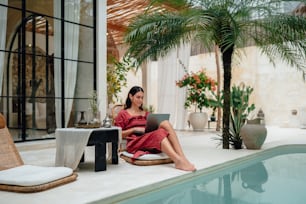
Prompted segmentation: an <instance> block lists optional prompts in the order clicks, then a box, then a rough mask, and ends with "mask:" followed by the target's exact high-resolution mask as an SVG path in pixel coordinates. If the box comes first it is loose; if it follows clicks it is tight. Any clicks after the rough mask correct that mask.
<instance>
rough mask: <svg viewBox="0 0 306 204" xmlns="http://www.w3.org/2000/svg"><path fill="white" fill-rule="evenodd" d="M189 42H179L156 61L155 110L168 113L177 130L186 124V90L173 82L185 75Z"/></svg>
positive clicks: (183, 127) (188, 56) (188, 55)
mask: <svg viewBox="0 0 306 204" xmlns="http://www.w3.org/2000/svg"><path fill="white" fill-rule="evenodd" d="M189 58H190V44H181V45H180V46H179V47H178V48H177V49H173V50H172V51H170V52H169V53H168V55H167V56H165V57H163V58H161V59H159V61H158V107H157V112H160V113H170V115H171V116H170V122H171V123H172V124H173V127H174V128H175V129H177V130H183V129H185V128H186V126H187V118H186V116H187V111H186V110H185V108H184V103H185V96H186V90H185V89H184V88H179V87H177V86H176V84H175V82H176V81H177V80H179V79H180V78H182V77H183V76H184V75H185V71H184V67H183V65H184V66H185V67H188V64H189Z"/></svg>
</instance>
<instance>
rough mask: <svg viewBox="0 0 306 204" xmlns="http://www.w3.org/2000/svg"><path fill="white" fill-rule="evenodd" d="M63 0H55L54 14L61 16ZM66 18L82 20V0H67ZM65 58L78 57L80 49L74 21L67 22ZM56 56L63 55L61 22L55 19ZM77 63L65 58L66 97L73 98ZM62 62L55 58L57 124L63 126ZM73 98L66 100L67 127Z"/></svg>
mask: <svg viewBox="0 0 306 204" xmlns="http://www.w3.org/2000/svg"><path fill="white" fill-rule="evenodd" d="M60 2H61V1H54V16H55V17H60V11H61V5H60V4H61V3H60ZM65 20H68V21H71V22H75V23H79V22H80V0H69V1H65ZM64 36H65V37H64V38H65V39H64V41H65V45H64V46H65V54H64V55H65V59H73V60H76V59H78V51H79V26H78V25H75V24H72V23H65V33H64ZM54 56H55V57H60V56H61V22H60V21H59V20H55V21H54ZM77 65H78V63H77V62H75V61H70V60H65V79H64V80H65V84H64V86H65V97H66V98H73V97H74V91H75V84H76V78H77ZM61 69H62V67H61V62H60V60H57V59H54V85H55V86H54V88H55V97H56V101H55V112H56V125H57V127H61V124H62V121H61V100H60V99H59V98H61ZM72 104H73V100H72V99H66V100H65V127H67V124H68V122H69V121H68V120H69V117H70V112H71V109H72Z"/></svg>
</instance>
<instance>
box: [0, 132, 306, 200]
mask: <svg viewBox="0 0 306 204" xmlns="http://www.w3.org/2000/svg"><path fill="white" fill-rule="evenodd" d="M178 135H179V138H180V141H181V143H182V146H183V149H184V151H185V153H186V155H187V157H188V158H189V159H190V160H191V162H193V163H194V164H195V165H196V167H197V169H198V171H196V172H193V173H190V172H184V171H180V170H177V169H175V168H173V164H166V165H157V166H146V167H144V166H142V167H140V166H134V165H131V164H128V163H126V162H124V161H123V160H121V159H120V160H119V164H118V165H112V164H108V166H107V171H101V172H94V170H93V152H94V149H93V147H87V149H86V154H85V155H86V158H85V161H86V162H85V163H84V164H81V165H80V168H79V169H78V175H79V176H78V179H77V181H75V182H72V183H70V184H66V185H63V186H60V187H57V188H53V189H50V190H47V191H44V192H39V193H32V194H22V193H12V192H4V191H0V203H12V204H17V203H22V204H36V203H39V204H41V203H44V204H49V203H50V204H51V203H52V204H54V203H56V204H61V203H65V204H68V203H73V204H78V203H91V202H95V201H100V202H98V203H113V202H115V201H116V199H119V198H123V197H124V196H125V195H126V194H123V193H125V192H129V193H128V194H129V195H133V194H137V193H139V191H137V190H135V189H138V190H139V188H140V189H143V187H144V186H148V185H151V184H154V183H156V182H160V181H165V180H168V179H171V178H177V177H179V176H182V177H189V176H192V175H193V174H194V175H195V174H199V173H201V170H203V169H205V168H208V167H213V166H216V165H218V164H222V163H224V162H226V161H230V160H235V159H238V158H241V157H244V156H247V155H250V154H256V153H258V152H259V151H263V150H266V149H269V148H273V147H276V146H280V145H284V144H306V130H305V129H298V128H295V129H293V128H278V127H268V135H267V139H266V141H265V144H264V145H263V148H262V149H261V150H247V149H242V150H233V149H229V150H225V149H222V146H217V143H218V142H217V140H214V139H212V138H214V137H216V132H214V131H212V130H209V131H208V130H205V131H204V132H192V131H184V132H178ZM17 146H18V148H19V150H20V153H21V156H22V158H23V160H24V162H25V163H26V164H34V165H42V166H54V161H55V141H54V140H52V141H43V142H35V143H34V142H33V143H24V144H17ZM220 166H222V165H220ZM152 186H153V187H154V185H152ZM155 187H156V186H155ZM133 190H134V191H133ZM103 199H105V200H103Z"/></svg>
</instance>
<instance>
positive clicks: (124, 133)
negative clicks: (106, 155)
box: [122, 127, 145, 139]
mask: <svg viewBox="0 0 306 204" xmlns="http://www.w3.org/2000/svg"><path fill="white" fill-rule="evenodd" d="M141 132H142V133H144V132H145V128H144V127H132V128H130V129H127V130H123V131H122V138H123V139H124V138H126V137H127V136H129V135H131V134H133V133H138V134H139V133H141Z"/></svg>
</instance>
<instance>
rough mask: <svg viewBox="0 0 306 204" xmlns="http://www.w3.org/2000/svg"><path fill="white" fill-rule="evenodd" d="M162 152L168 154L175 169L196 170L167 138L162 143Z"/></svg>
mask: <svg viewBox="0 0 306 204" xmlns="http://www.w3.org/2000/svg"><path fill="white" fill-rule="evenodd" d="M161 151H162V152H164V153H165V154H167V155H168V156H169V157H170V158H171V159H172V161H173V162H174V164H175V168H177V169H181V170H184V171H195V170H196V168H195V167H194V165H193V164H191V163H190V162H189V161H188V160H187V159H186V157H185V156H184V155H183V156H182V155H179V154H178V153H177V152H176V151H175V150H174V148H173V146H172V144H171V143H170V141H169V139H168V138H167V137H165V138H164V139H163V140H162V142H161Z"/></svg>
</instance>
